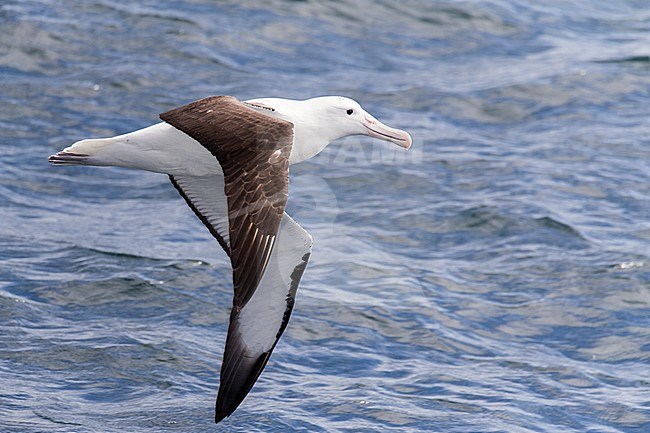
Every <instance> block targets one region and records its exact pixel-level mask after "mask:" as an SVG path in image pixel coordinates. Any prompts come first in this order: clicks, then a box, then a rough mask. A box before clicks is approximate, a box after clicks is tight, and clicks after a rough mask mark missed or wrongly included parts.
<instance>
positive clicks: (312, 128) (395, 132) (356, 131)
mask: <svg viewBox="0 0 650 433" xmlns="http://www.w3.org/2000/svg"><path fill="white" fill-rule="evenodd" d="M246 102H249V103H252V104H259V105H262V106H264V107H266V108H268V109H270V110H273V111H271V112H269V114H270V115H272V116H277V117H280V118H283V119H285V120H288V121H290V122H292V123H293V124H294V128H295V130H294V133H295V139H294V148H293V151H292V154H291V162H292V163H295V162H299V161H304V160H305V159H308V158H311V157H312V156H314V155H316V154H318V153H319V152H321V151H322V150H323V149H324V148H325V147H326V146H327V145H328V144H330V143H331V142H332V141H334V140H337V139H339V138H343V137H347V136H350V135H367V136H370V137H374V138H378V139H380V140H384V141H390V142H392V143H395V144H397V145H398V146H400V147H403V148H404V149H408V148H409V147H411V144H412V143H413V140H412V139H411V136H410V135H409V133H408V132H406V131H403V130H401V129H397V128H391V127H390V126H387V125H384V124H383V123H381V122H380V121H379V120H377V119H375V117H374V116H372V115H371V114H370V113H368V112H367V111H366V110H364V109H363V108H361V105H359V103H358V102H357V101H355V100H353V99H350V98H346V97H344V96H320V97H317V98H312V99H307V100H304V101H296V100H292V99H280V98H263V99H254V100H250V101H246Z"/></svg>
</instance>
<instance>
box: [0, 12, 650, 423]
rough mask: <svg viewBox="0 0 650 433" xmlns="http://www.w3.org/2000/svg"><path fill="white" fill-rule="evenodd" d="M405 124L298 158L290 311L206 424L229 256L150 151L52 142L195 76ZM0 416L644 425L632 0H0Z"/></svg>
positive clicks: (645, 343) (149, 119)
mask: <svg viewBox="0 0 650 433" xmlns="http://www.w3.org/2000/svg"><path fill="white" fill-rule="evenodd" d="M218 94H226V95H234V96H236V97H238V98H240V99H245V98H252V97H262V96H280V97H288V98H298V99H305V98H309V97H313V96H318V95H327V94H340V95H346V96H350V97H352V98H355V99H357V100H358V101H359V102H360V103H361V104H362V105H363V106H364V107H365V108H366V109H367V110H368V111H369V112H371V113H373V114H374V115H375V116H376V117H378V118H379V119H381V120H383V121H385V122H386V123H387V124H389V125H392V126H395V127H399V128H403V129H406V130H408V131H410V132H411V134H412V135H413V138H414V146H413V148H412V149H411V150H410V151H409V152H401V151H400V149H397V148H395V147H394V146H393V147H391V145H390V144H387V143H380V142H375V141H373V140H371V139H369V138H367V137H361V138H359V137H354V138H348V139H345V140H341V141H339V142H337V143H334V144H332V145H331V146H330V147H329V148H328V149H326V151H324V152H323V154H321V155H319V156H318V157H316V158H314V159H313V160H311V161H309V162H305V163H303V164H300V165H296V166H293V167H292V184H291V199H290V204H289V208H288V210H289V212H290V213H291V214H292V215H293V216H294V218H295V219H296V220H297V221H298V222H299V223H300V224H301V225H302V226H304V227H305V228H306V229H307V230H308V231H309V232H310V233H311V234H312V235H313V236H314V238H315V245H314V252H313V255H312V259H311V262H310V265H309V267H308V269H307V272H306V273H305V276H304V278H303V281H302V285H301V288H300V290H299V292H298V299H297V303H296V308H295V310H294V313H293V317H292V319H291V322H290V324H289V327H288V328H287V331H286V332H285V335H284V336H283V338H282V339H281V341H280V343H279V344H278V346H277V348H276V350H275V352H274V354H273V356H272V358H271V361H270V362H269V365H268V366H267V368H266V370H265V372H264V373H263V375H262V376H261V378H260V379H259V381H258V383H257V384H256V385H255V387H254V388H253V391H252V392H251V393H250V394H249V396H248V397H247V398H246V400H245V401H244V403H243V404H242V405H241V406H240V408H239V409H238V410H237V411H236V412H235V413H234V415H233V416H232V417H230V418H229V419H228V420H226V421H224V422H223V423H221V424H219V425H218V426H215V425H214V424H213V416H214V412H213V411H214V399H215V397H216V391H217V387H218V384H219V383H218V371H219V366H220V362H221V355H222V351H223V345H224V341H225V335H226V330H227V322H228V317H229V308H230V305H231V290H232V289H231V283H230V280H229V278H230V269H229V264H228V260H227V258H226V256H225V254H223V252H221V251H220V249H219V247H218V245H217V243H216V242H215V241H214V240H213V239H212V238H211V236H210V234H209V233H208V232H207V230H205V228H204V227H203V226H202V225H201V223H200V222H199V221H198V220H197V219H196V218H195V217H194V215H193V214H192V212H191V210H190V209H189V208H187V207H186V206H185V204H184V202H183V200H182V198H181V197H179V196H178V194H177V193H176V191H175V190H174V188H173V187H172V186H171V185H170V183H169V181H168V180H167V178H166V177H165V176H163V175H156V174H152V173H146V172H136V171H129V170H126V169H118V168H97V167H51V166H49V164H48V163H47V156H48V155H50V154H51V153H54V152H56V151H58V150H60V149H62V148H63V147H66V146H68V145H69V144H71V143H72V142H74V141H77V140H79V139H82V138H88V137H97V136H111V135H116V134H120V133H124V132H128V131H131V130H134V129H138V128H141V127H144V126H147V125H149V124H151V123H154V122H156V121H157V115H158V113H160V112H163V111H166V110H168V109H171V108H173V107H176V106H178V105H181V104H184V103H187V102H189V101H192V100H194V99H198V98H200V97H204V96H209V95H218ZM0 131H1V132H0V244H1V245H2V248H0V431H1V432H3V433H5V432H21V433H22V432H25V433H35V432H48V433H49V432H51V433H63V432H66V433H72V432H102V433H104V432H108V433H110V432H143V433H148V432H214V431H223V432H226V431H227V432H288V431H296V432H345V433H352V432H370V431H373V432H459V433H460V432H508V433H510V432H515V433H518V432H591V433H596V432H598V433H600V432H603V433H605V432H607V433H610V432H611V433H614V432H649V431H650V4H649V3H648V2H647V0H608V1H604V0H577V1H573V2H567V1H561V0H548V1H544V2H531V1H525V0H484V1H479V0H465V1H451V0H448V1H438V0H409V1H403V2H393V1H370V0H361V1H352V0H340V1H320V2H317V1H280V0H270V1H267V2H252V1H243V2H242V1H237V2H235V1H219V2H214V1H209V0H177V1H166V2H158V1H152V0H146V1H140V2H131V1H126V0H110V1H109V0H76V1H75V0H60V1H57V2H51V1H46V0H3V1H2V2H0Z"/></svg>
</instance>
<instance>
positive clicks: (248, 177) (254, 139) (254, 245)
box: [49, 96, 412, 423]
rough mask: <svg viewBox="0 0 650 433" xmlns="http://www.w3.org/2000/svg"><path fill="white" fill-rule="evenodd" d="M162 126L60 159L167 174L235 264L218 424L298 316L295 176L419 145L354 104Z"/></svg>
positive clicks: (183, 118)
mask: <svg viewBox="0 0 650 433" xmlns="http://www.w3.org/2000/svg"><path fill="white" fill-rule="evenodd" d="M160 119H161V120H162V122H159V123H157V124H154V125H152V126H149V127H146V128H144V129H140V130H137V131H134V132H130V133H127V134H123V135H118V136H115V137H111V138H100V139H87V140H81V141H78V142H76V143H74V144H73V145H72V146H70V147H67V148H65V149H64V150H62V151H61V152H59V153H57V154H55V155H51V156H50V157H49V162H51V163H52V164H55V165H93V166H119V167H126V168H135V169H140V170H147V171H152V172H156V173H163V174H166V175H168V176H169V179H170V180H171V183H172V185H173V186H174V187H175V188H176V190H178V192H179V193H180V195H181V196H182V197H183V198H184V199H185V202H186V203H187V205H188V206H189V207H190V208H191V209H192V210H193V211H194V213H195V214H196V216H197V217H198V218H199V219H200V220H201V222H203V224H204V225H205V226H206V227H207V229H208V230H209V231H210V233H211V234H212V235H213V236H214V237H215V238H216V240H217V241H218V242H219V245H221V247H222V248H223V250H224V251H225V253H226V254H227V255H228V256H229V258H230V262H231V265H232V282H233V288H234V296H233V304H232V310H231V314H230V325H229V327H228V335H227V337H226V347H225V350H224V354H223V361H222V364H221V373H220V383H219V391H218V394H217V401H216V412H215V422H217V423H218V422H220V421H221V420H223V419H224V418H225V417H228V416H230V415H231V414H232V413H233V411H234V410H235V409H236V408H237V407H238V406H239V405H240V404H241V402H242V401H243V400H244V398H245V397H246V395H247V394H248V393H249V391H250V390H251V388H252V387H253V385H254V383H255V381H256V380H257V378H258V377H259V375H260V374H261V373H262V370H263V369H264V367H265V366H266V363H267V361H268V360H269V357H270V356H271V352H272V351H273V349H274V348H275V346H276V344H277V343H278V340H279V339H280V336H281V335H282V333H283V332H284V329H285V328H286V326H287V323H288V321H289V316H290V315H291V311H292V309H293V305H294V300H295V297H296V292H297V289H298V284H299V283H300V279H301V278H302V275H303V272H304V271H305V267H306V266H307V261H308V260H309V256H310V254H311V251H312V243H313V241H312V237H311V235H310V234H309V233H307V231H305V230H304V229H303V228H302V227H301V226H300V225H298V223H296V222H295V221H294V220H293V219H292V218H291V217H290V216H289V215H287V214H286V213H285V206H286V203H287V199H288V194H289V166H290V165H291V164H295V163H298V162H301V161H304V160H306V159H309V158H311V157H313V156H315V155H317V154H318V153H319V152H321V151H322V150H323V149H324V148H325V147H326V146H327V145H328V144H330V143H331V142H333V141H335V140H337V139H339V138H342V137H346V136H350V135H368V136H370V137H374V138H378V139H380V140H384V141H389V142H393V143H395V144H396V145H398V146H400V147H403V148H404V149H408V148H409V147H410V146H411V143H412V140H411V136H410V135H409V134H408V133H407V132H406V131H402V130H400V129H396V128H391V127H389V126H386V125H384V124H383V123H381V122H380V121H378V120H377V119H375V118H374V117H373V116H372V115H370V114H369V113H368V112H366V111H365V110H364V109H363V108H361V106H360V105H359V104H358V103H357V102H356V101H354V100H352V99H350V98H345V97H342V96H323V97H318V98H312V99H308V100H302V101H299V100H290V99H280V98H260V99H252V100H246V101H239V100H238V99H236V98H234V97H232V96H212V97H208V98H204V99H200V100H198V101H195V102H192V103H189V104H187V105H184V106H181V107H178V108H175V109H173V110H170V111H167V112H165V113H163V114H161V115H160Z"/></svg>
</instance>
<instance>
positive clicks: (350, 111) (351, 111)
mask: <svg viewBox="0 0 650 433" xmlns="http://www.w3.org/2000/svg"><path fill="white" fill-rule="evenodd" d="M346 113H348V114H349V115H350V116H351V115H352V113H354V110H353V109H352V108H350V109H349V110H348V111H346Z"/></svg>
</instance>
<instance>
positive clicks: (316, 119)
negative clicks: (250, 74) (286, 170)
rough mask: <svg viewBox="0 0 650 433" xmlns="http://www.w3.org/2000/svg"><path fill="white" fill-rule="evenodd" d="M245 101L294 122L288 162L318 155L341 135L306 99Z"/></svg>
mask: <svg viewBox="0 0 650 433" xmlns="http://www.w3.org/2000/svg"><path fill="white" fill-rule="evenodd" d="M246 102H257V103H261V104H264V105H267V106H269V107H273V109H274V110H275V111H268V112H266V111H265V113H266V114H269V115H270V116H274V117H278V118H280V119H284V120H288V121H290V122H291V123H293V124H294V139H293V148H292V150H291V157H290V159H289V164H295V163H297V162H302V161H305V160H307V159H309V158H312V157H313V156H316V155H318V154H319V153H320V152H321V151H322V150H323V149H325V147H327V145H328V144H330V143H331V142H332V141H334V140H336V139H338V138H341V137H343V136H344V135H341V134H340V132H339V131H337V130H336V129H335V128H332V127H331V125H330V126H329V127H328V119H326V118H321V117H320V116H318V115H316V110H315V109H314V107H313V106H311V105H310V104H306V103H305V102H307V101H297V100H292V99H280V98H261V99H253V100H249V101H246Z"/></svg>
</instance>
